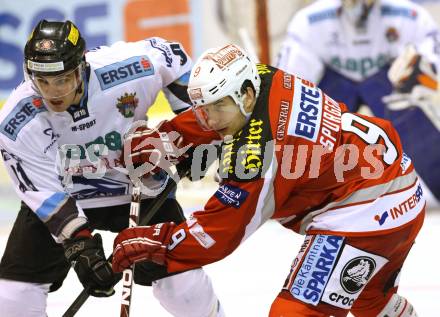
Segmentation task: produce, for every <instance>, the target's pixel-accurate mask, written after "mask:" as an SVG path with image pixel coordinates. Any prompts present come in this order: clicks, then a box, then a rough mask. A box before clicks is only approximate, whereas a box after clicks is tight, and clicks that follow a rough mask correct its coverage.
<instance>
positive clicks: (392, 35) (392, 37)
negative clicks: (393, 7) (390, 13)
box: [385, 27, 399, 43]
mask: <svg viewBox="0 0 440 317" xmlns="http://www.w3.org/2000/svg"><path fill="white" fill-rule="evenodd" d="M385 37H386V38H387V40H388V42H390V43H393V42H396V41H397V40H398V39H399V32H397V29H396V28H395V27H389V28H388V29H387V31H386V33H385Z"/></svg>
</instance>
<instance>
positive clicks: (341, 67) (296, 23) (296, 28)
mask: <svg viewBox="0 0 440 317" xmlns="http://www.w3.org/2000/svg"><path fill="white" fill-rule="evenodd" d="M341 12H342V4H341V0H320V1H316V2H315V3H313V4H311V5H310V6H307V7H305V8H303V9H302V10H300V11H298V12H297V14H296V15H295V16H294V18H293V19H292V21H291V22H290V24H289V26H288V31H287V32H288V34H287V37H286V39H285V41H284V42H283V44H282V46H281V50H280V54H279V56H278V61H277V67H278V68H281V69H282V70H284V71H287V72H289V73H293V74H296V75H298V76H300V77H302V78H304V79H307V80H310V81H312V82H319V81H320V80H321V77H322V76H323V73H324V71H325V68H326V67H329V68H330V69H332V70H334V71H336V72H337V73H339V74H341V75H342V76H344V77H346V78H348V79H350V80H353V81H356V82H359V81H362V80H364V79H365V78H368V77H370V76H372V75H374V74H375V73H377V72H378V71H379V70H380V69H381V68H383V67H384V66H385V65H387V64H389V63H390V62H391V61H392V60H393V59H394V58H396V57H397V56H398V55H399V54H400V53H401V52H402V51H403V49H404V47H405V46H406V45H407V44H409V43H411V44H415V45H418V44H421V43H422V42H423V41H424V40H426V39H427V38H428V39H429V38H430V37H432V39H431V40H430V42H431V44H424V45H423V46H424V47H423V48H422V50H424V51H425V52H424V53H425V54H426V55H428V56H429V57H431V58H435V57H434V55H433V54H431V53H429V52H426V50H429V49H432V45H433V44H432V43H434V42H435V44H437V43H436V38H435V37H436V34H437V26H436V24H435V22H434V20H433V19H432V17H431V16H430V15H429V13H428V12H427V11H426V10H425V9H424V8H423V7H421V6H420V5H417V4H415V3H412V2H410V1H407V0H376V4H375V5H374V6H373V7H372V9H371V12H370V13H369V17H368V20H367V23H366V26H365V28H364V29H362V30H356V29H355V28H354V26H353V25H352V22H350V21H349V20H348V19H347V16H346V15H344V14H342V13H341Z"/></svg>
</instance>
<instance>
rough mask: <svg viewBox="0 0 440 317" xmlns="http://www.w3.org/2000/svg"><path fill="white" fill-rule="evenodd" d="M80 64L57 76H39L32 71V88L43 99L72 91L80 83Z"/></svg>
mask: <svg viewBox="0 0 440 317" xmlns="http://www.w3.org/2000/svg"><path fill="white" fill-rule="evenodd" d="M81 71H82V65H81V64H80V65H78V67H76V68H75V69H73V70H71V71H68V72H66V73H63V74H60V75H57V76H41V75H38V74H37V73H32V74H31V75H30V78H31V80H32V83H33V88H34V89H35V90H36V91H37V92H38V93H39V94H40V95H41V96H42V97H43V98H45V99H58V98H62V97H65V96H67V95H69V94H71V93H72V92H74V91H75V90H76V89H77V88H78V87H79V85H81V82H82V79H81Z"/></svg>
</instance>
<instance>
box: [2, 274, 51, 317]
mask: <svg viewBox="0 0 440 317" xmlns="http://www.w3.org/2000/svg"><path fill="white" fill-rule="evenodd" d="M49 287H50V284H36V283H28V282H18V281H12V280H5V279H0V316H8V317H23V316H26V317H45V316H46V300H47V294H48V292H49Z"/></svg>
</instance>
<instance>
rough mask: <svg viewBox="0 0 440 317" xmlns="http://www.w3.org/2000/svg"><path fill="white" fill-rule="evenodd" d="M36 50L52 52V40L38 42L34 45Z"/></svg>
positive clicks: (53, 44) (53, 45) (53, 43)
mask: <svg viewBox="0 0 440 317" xmlns="http://www.w3.org/2000/svg"><path fill="white" fill-rule="evenodd" d="M35 46H36V48H37V49H39V50H40V51H45V52H48V51H52V50H53V49H54V47H55V42H54V41H52V40H48V39H43V40H41V41H38V42H37V43H36V44H35Z"/></svg>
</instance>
